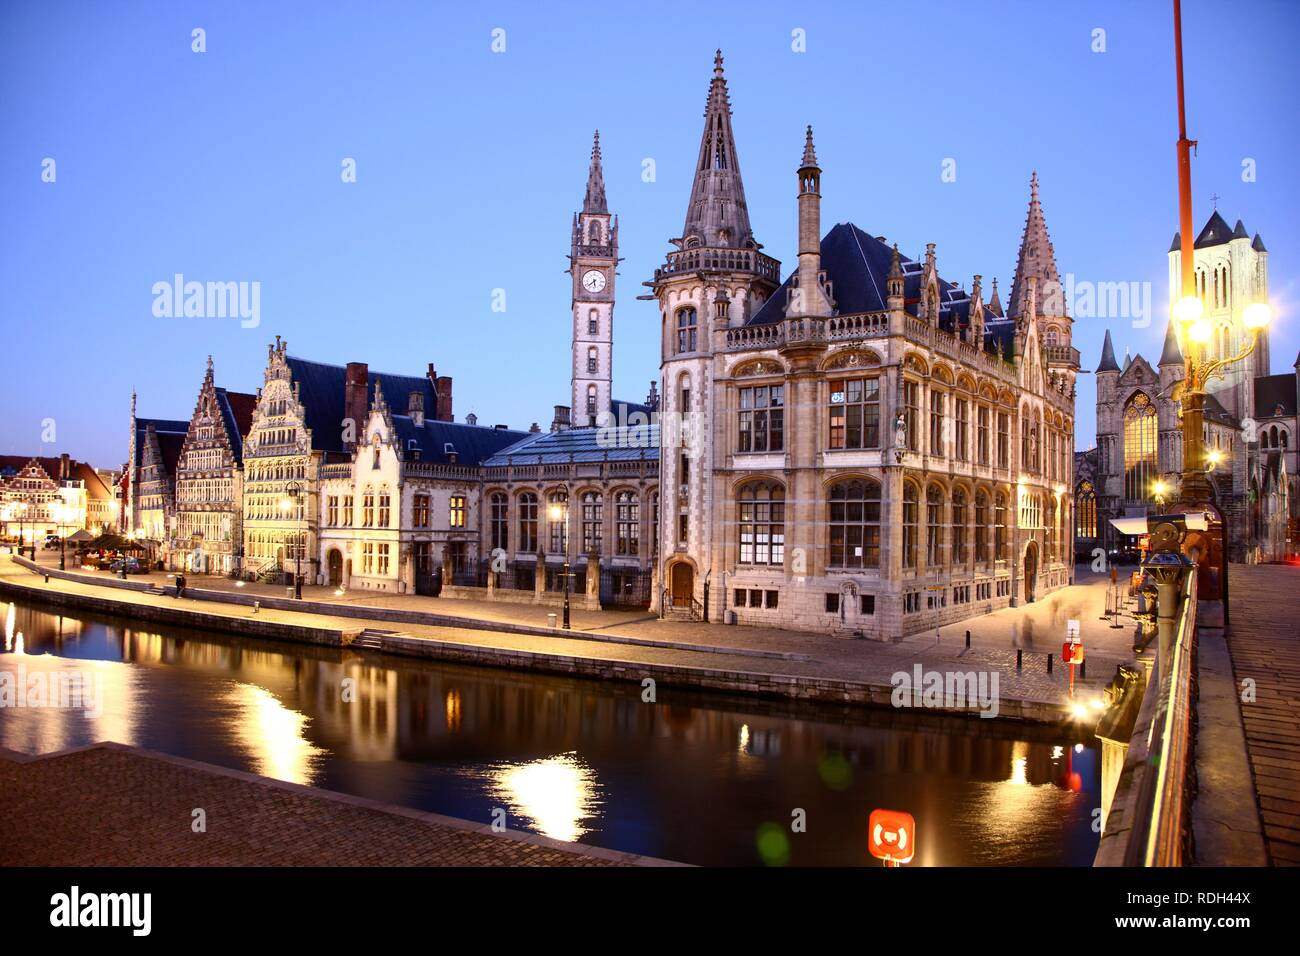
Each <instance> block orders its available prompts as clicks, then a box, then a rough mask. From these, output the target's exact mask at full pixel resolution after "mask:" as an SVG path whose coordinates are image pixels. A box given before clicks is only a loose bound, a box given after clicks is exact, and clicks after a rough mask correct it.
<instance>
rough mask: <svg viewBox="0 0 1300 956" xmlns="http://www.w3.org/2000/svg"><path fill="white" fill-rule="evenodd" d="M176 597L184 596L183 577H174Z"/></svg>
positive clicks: (180, 575)
mask: <svg viewBox="0 0 1300 956" xmlns="http://www.w3.org/2000/svg"><path fill="white" fill-rule="evenodd" d="M176 596H177V597H178V598H181V597H184V596H185V575H183V574H178V575H176Z"/></svg>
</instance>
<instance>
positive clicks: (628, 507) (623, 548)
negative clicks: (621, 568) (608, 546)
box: [614, 491, 641, 555]
mask: <svg viewBox="0 0 1300 956" xmlns="http://www.w3.org/2000/svg"><path fill="white" fill-rule="evenodd" d="M614 523H615V525H616V527H615V529H614V532H615V536H614V553H615V554H625V555H635V554H637V553H639V551H640V546H641V502H640V501H638V500H637V496H636V492H633V491H620V492H619V493H618V494H617V495H615V496H614Z"/></svg>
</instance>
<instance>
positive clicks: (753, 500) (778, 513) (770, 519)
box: [736, 481, 785, 564]
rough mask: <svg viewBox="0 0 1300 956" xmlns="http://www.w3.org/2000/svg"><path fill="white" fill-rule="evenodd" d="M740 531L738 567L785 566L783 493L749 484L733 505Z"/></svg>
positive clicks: (777, 487)
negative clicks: (749, 565)
mask: <svg viewBox="0 0 1300 956" xmlns="http://www.w3.org/2000/svg"><path fill="white" fill-rule="evenodd" d="M736 520H737V524H738V525H739V527H740V556H739V560H740V563H741V564H784V563H785V489H784V488H782V487H781V486H780V485H778V484H773V483H770V482H766V481H751V482H749V483H748V484H746V485H744V486H743V487H742V488H741V489H740V494H739V495H738V498H737V502H736Z"/></svg>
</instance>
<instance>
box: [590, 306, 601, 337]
mask: <svg viewBox="0 0 1300 956" xmlns="http://www.w3.org/2000/svg"><path fill="white" fill-rule="evenodd" d="M599 331H600V313H599V312H597V311H596V310H595V309H592V310H591V311H590V312H588V313H587V334H588V335H595V334H596V333H597V332H599Z"/></svg>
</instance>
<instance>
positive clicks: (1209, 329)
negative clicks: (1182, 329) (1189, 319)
mask: <svg viewBox="0 0 1300 956" xmlns="http://www.w3.org/2000/svg"><path fill="white" fill-rule="evenodd" d="M1187 335H1188V337H1190V338H1191V340H1192V341H1193V342H1196V343H1198V344H1201V345H1203V344H1205V343H1206V342H1208V341H1210V338H1211V336H1213V335H1214V326H1212V325H1211V324H1210V320H1209V319H1203V318H1198V319H1197V320H1196V321H1195V322H1193V323H1192V324H1191V325H1190V326H1188V327H1187Z"/></svg>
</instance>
